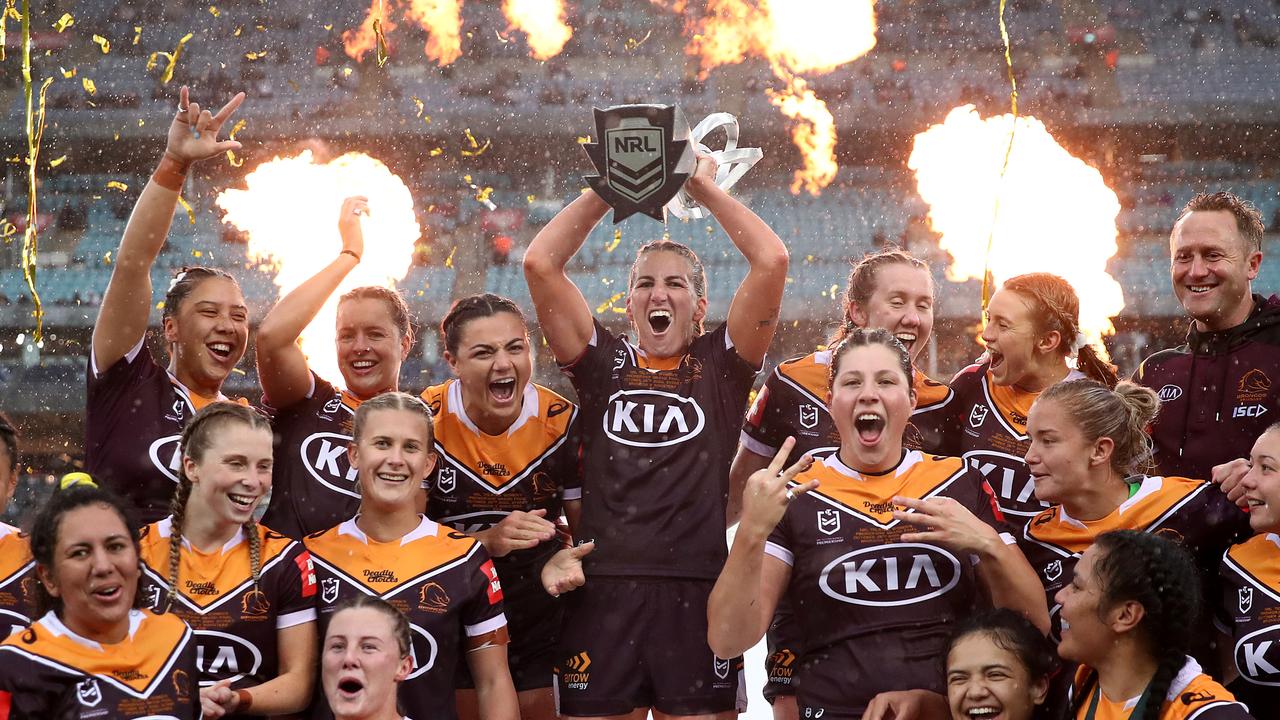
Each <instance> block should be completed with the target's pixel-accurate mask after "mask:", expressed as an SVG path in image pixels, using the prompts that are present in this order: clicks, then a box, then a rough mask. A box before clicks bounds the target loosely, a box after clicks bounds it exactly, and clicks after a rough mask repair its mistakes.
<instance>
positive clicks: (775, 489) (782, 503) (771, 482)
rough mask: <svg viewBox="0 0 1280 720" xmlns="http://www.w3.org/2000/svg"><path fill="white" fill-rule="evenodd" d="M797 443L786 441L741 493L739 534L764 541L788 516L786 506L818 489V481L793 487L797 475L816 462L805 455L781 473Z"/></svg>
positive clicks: (756, 472) (749, 480) (790, 439)
mask: <svg viewBox="0 0 1280 720" xmlns="http://www.w3.org/2000/svg"><path fill="white" fill-rule="evenodd" d="M795 445H796V439H795V438H791V437H789V438H787V439H786V441H785V442H783V443H782V447H781V448H779V449H778V452H777V454H776V455H774V456H773V460H772V461H770V463H769V464H768V465H767V466H766V467H763V468H761V469H759V470H757V471H755V472H754V473H752V474H751V477H749V478H747V485H746V487H745V488H744V489H743V491H742V520H741V521H740V522H739V524H738V532H739V533H750V534H751V537H755V538H764V537H768V535H769V533H771V532H773V528H774V527H776V526H777V524H778V521H780V520H782V516H783V515H784V514H786V512H787V505H788V504H789V503H790V502H791V501H792V500H794V499H796V497H797V496H799V495H803V494H805V493H807V492H809V491H810V490H812V489H814V488H816V487H818V481H817V480H816V479H815V480H810V481H808V482H806V483H803V484H800V485H796V486H795V487H790V485H791V483H792V482H794V481H795V477H796V475H798V474H800V473H801V472H803V471H805V470H808V469H809V466H810V465H812V464H813V458H812V457H810V456H808V455H805V456H803V457H801V458H800V459H799V460H798V461H796V462H795V464H793V465H792V466H791V467H789V468H787V469H786V470H783V469H782V466H783V464H785V463H786V461H787V456H788V455H790V454H791V448H793V447H795Z"/></svg>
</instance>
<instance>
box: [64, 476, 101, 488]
mask: <svg viewBox="0 0 1280 720" xmlns="http://www.w3.org/2000/svg"><path fill="white" fill-rule="evenodd" d="M77 485H84V486H86V487H92V488H96V487H98V483H97V482H95V481H94V479H93V478H92V477H91V476H90V475H89V473H86V472H70V473H67V474H66V475H63V476H62V479H61V480H59V481H58V489H59V490H66V489H67V488H72V487H75V486H77Z"/></svg>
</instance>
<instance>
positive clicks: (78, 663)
mask: <svg viewBox="0 0 1280 720" xmlns="http://www.w3.org/2000/svg"><path fill="white" fill-rule="evenodd" d="M134 612H138V613H142V615H143V618H142V620H141V624H140V625H139V626H138V627H137V629H136V630H133V631H132V633H131V636H130V637H129V638H128V639H127V640H125V641H124V642H121V643H117V644H115V645H112V646H111V652H94V653H86V652H85V650H86V648H85V647H84V646H83V645H81V644H80V642H79V641H77V640H75V639H73V638H71V637H69V636H67V635H63V634H59V633H55V632H53V631H52V630H50V628H49V627H48V626H46V625H45V620H43V619H42V620H39V621H36V622H35V623H33V624H32V625H31V627H29V628H27V629H26V630H24V631H22V632H19V633H14V634H13V635H12V636H10V637H9V638H8V639H7V640H5V641H4V643H3V644H4V645H10V646H13V647H14V648H16V649H17V650H19V651H21V652H23V653H25V654H28V655H32V656H35V657H38V658H40V659H42V660H43V661H45V662H47V663H50V664H53V665H55V666H57V667H61V668H63V669H66V670H68V671H70V672H73V673H75V674H88V675H97V676H99V677H105V678H111V680H112V681H113V682H116V683H118V684H121V685H125V686H128V687H129V688H130V689H131V690H133V692H134V694H136V695H141V696H146V695H150V694H151V690H153V689H154V686H155V684H156V683H157V682H160V681H163V680H164V678H165V675H166V674H167V672H168V669H169V667H170V666H171V665H172V664H173V662H174V661H175V660H176V659H177V657H178V655H179V654H180V653H181V652H182V649H183V647H184V646H185V644H186V640H187V639H188V638H189V636H190V634H191V628H189V627H187V624H186V623H185V622H183V621H182V620H181V619H180V618H178V616H177V615H156V614H153V613H152V612H150V611H149V610H135V611H134Z"/></svg>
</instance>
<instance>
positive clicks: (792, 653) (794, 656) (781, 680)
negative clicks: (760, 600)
mask: <svg viewBox="0 0 1280 720" xmlns="http://www.w3.org/2000/svg"><path fill="white" fill-rule="evenodd" d="M765 639H766V641H767V642H768V648H769V655H768V656H767V657H766V658H765V661H764V671H765V678H766V679H765V682H764V699H765V700H768V701H769V704H770V705H772V704H773V699H774V698H776V697H779V696H784V695H795V694H796V682H797V675H796V671H797V670H799V669H800V625H799V624H798V623H797V622H796V618H795V616H794V615H792V614H791V604H790V603H789V602H787V598H786V596H783V598H782V600H781V601H780V602H779V603H778V609H777V610H776V611H775V612H774V614H773V623H772V624H771V625H770V626H769V632H768V633H767V634H766V635H765Z"/></svg>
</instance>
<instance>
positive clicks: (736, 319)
mask: <svg viewBox="0 0 1280 720" xmlns="http://www.w3.org/2000/svg"><path fill="white" fill-rule="evenodd" d="M715 173H716V164H715V161H714V160H712V159H711V158H710V157H708V156H705V155H703V156H699V157H698V167H697V169H696V170H695V171H694V174H693V177H691V178H689V180H688V182H687V183H686V184H685V190H687V191H688V193H689V196H690V197H692V198H693V199H694V200H696V201H698V203H699V204H700V205H702V206H703V207H705V208H706V209H707V210H708V211H710V212H711V214H712V215H714V216H715V218H716V220H717V221H718V222H719V223H720V227H722V228H724V231H725V233H727V234H728V235H729V239H730V240H732V241H733V244H734V245H735V246H737V248H738V252H740V253H742V255H743V257H745V258H746V259H747V263H748V265H749V266H750V269H749V270H748V271H747V276H746V277H745V278H743V279H742V284H741V285H739V286H738V290H737V292H735V293H734V294H733V301H732V302H731V303H730V304H729V314H728V325H729V339H730V340H732V341H733V346H734V348H736V349H737V351H738V354H739V355H740V356H742V359H743V360H746V361H747V362H749V363H751V364H752V365H757V366H758V365H760V364H761V363H763V362H764V354H765V352H766V351H767V350H768V349H769V343H770V342H772V341H773V331H774V330H776V329H777V327H778V315H779V313H780V312H781V311H782V290H783V288H784V287H785V286H786V284H787V266H788V263H789V262H790V257H789V256H788V254H787V247H786V245H783V244H782V239H781V238H779V237H778V235H777V234H776V233H774V232H773V230H772V229H771V228H770V227H769V226H768V225H766V224H765V222H764V221H763V220H761V219H760V218H759V217H758V216H756V214H755V213H753V212H751V210H750V209H749V208H747V206H746V205H743V204H742V203H740V202H738V201H737V200H735V199H734V198H733V197H731V196H730V195H729V194H728V193H726V192H725V191H724V190H721V189H720V187H719V186H717V185H716V183H715Z"/></svg>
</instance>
